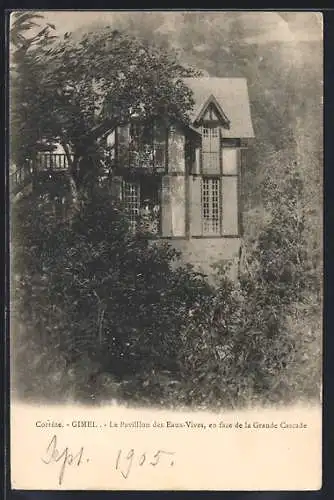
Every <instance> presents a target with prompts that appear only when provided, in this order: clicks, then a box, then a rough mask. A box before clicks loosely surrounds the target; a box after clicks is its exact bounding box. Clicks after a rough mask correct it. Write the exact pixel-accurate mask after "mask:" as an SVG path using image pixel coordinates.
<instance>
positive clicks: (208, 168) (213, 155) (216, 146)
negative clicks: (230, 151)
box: [202, 126, 220, 175]
mask: <svg viewBox="0 0 334 500" xmlns="http://www.w3.org/2000/svg"><path fill="white" fill-rule="evenodd" d="M202 167H203V172H204V173H206V174H211V175H219V174H220V138H219V128H218V127H209V126H208V127H205V126H204V127H203V129H202Z"/></svg>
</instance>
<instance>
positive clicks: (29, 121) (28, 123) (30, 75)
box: [10, 12, 56, 164]
mask: <svg viewBox="0 0 334 500" xmlns="http://www.w3.org/2000/svg"><path fill="white" fill-rule="evenodd" d="M11 21H12V23H11V28H10V42H11V47H10V51H11V58H10V84H11V85H10V115H11V116H10V126H11V134H10V139H11V161H12V162H13V163H16V164H18V163H20V162H22V161H23V160H24V159H25V158H26V157H27V156H31V155H32V154H33V153H34V152H35V151H36V147H37V146H38V143H39V141H40V140H41V139H42V137H43V136H46V137H47V131H48V130H49V129H50V125H51V123H50V119H49V118H50V117H49V115H48V112H47V108H46V103H45V100H43V88H42V80H41V74H43V71H44V60H45V58H46V57H47V51H48V50H49V48H50V47H51V46H52V44H53V43H54V41H55V39H56V36H55V35H54V28H55V27H54V26H53V25H51V24H48V23H43V16H42V15H41V14H37V13H35V12H14V13H13V14H12V15H11ZM43 24H44V25H43Z"/></svg>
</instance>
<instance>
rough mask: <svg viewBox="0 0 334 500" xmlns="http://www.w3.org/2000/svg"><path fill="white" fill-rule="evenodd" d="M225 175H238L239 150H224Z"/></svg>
mask: <svg viewBox="0 0 334 500" xmlns="http://www.w3.org/2000/svg"><path fill="white" fill-rule="evenodd" d="M223 173H224V174H225V175H236V174H237V173H238V150H237V149H236V148H223Z"/></svg>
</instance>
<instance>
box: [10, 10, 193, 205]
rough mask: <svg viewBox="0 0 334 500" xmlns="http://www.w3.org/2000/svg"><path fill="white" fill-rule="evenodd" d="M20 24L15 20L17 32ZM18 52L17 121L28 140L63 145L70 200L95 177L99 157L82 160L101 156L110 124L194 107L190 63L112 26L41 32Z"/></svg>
mask: <svg viewBox="0 0 334 500" xmlns="http://www.w3.org/2000/svg"><path fill="white" fill-rule="evenodd" d="M32 17H33V18H34V17H36V16H32ZM24 28H25V24H24V23H23V24H22V23H21V25H20V24H19V25H17V26H15V30H14V31H15V35H16V38H17V37H18V36H21V35H20V30H23V29H24ZM41 33H43V30H42V32H41ZM13 35H14V34H13ZM39 35H40V34H39ZM22 54H23V53H22V51H21V49H20V50H17V51H16V56H15V57H16V59H20V64H17V77H16V83H15V86H16V88H17V92H16V94H17V95H16V97H15V102H17V103H20V104H18V106H19V108H20V112H18V113H17V119H16V120H15V123H16V122H17V123H19V122H20V127H21V128H23V129H25V130H28V129H29V130H30V131H31V132H30V134H31V135H32V137H31V141H29V142H32V143H34V142H35V143H36V142H37V140H39V141H50V142H59V143H60V144H61V145H62V146H63V148H64V150H65V153H66V155H67V158H68V163H69V165H70V168H69V178H70V181H71V183H70V185H71V188H72V190H73V195H74V198H75V199H76V198H78V197H80V191H81V190H83V191H86V190H87V187H88V186H91V185H92V184H96V183H97V172H96V170H97V169H96V166H98V165H99V162H98V161H97V162H89V164H88V165H87V161H88V160H87V159H88V158H90V157H98V155H99V153H100V152H101V151H100V148H99V139H101V138H102V137H103V136H104V135H105V134H106V133H107V132H108V131H110V130H112V129H114V128H115V127H116V126H117V125H122V124H124V123H128V121H129V119H130V117H132V116H136V117H138V118H142V119H150V118H155V117H160V116H164V117H165V119H166V120H167V121H168V120H170V119H172V120H178V121H180V122H186V121H187V120H188V111H189V110H190V109H191V107H192V106H193V100H192V94H191V91H190V90H189V89H188V88H187V87H186V86H185V84H184V83H183V80H182V77H184V76H191V75H193V74H195V73H194V71H193V70H191V69H189V68H184V67H183V66H182V65H181V64H180V63H179V62H178V60H177V59H176V57H174V56H173V55H171V54H170V53H169V52H168V51H166V50H164V49H162V48H157V47H155V46H154V45H152V43H147V42H145V41H141V40H138V39H136V38H134V37H132V36H130V35H128V34H126V33H121V32H120V31H118V30H115V29H112V28H109V27H106V28H103V29H102V30H100V31H97V32H92V33H86V34H84V35H83V36H82V37H81V38H79V39H77V38H76V37H73V36H72V35H71V34H70V33H66V34H65V35H64V38H63V39H61V40H58V41H57V42H56V43H53V44H52V45H50V43H49V38H48V37H46V36H45V34H44V35H43V37H42V36H39V38H38V42H36V44H35V47H34V50H33V51H30V52H29V56H28V57H24V59H23V62H22V61H21V59H22ZM26 54H27V52H25V56H26ZM27 78H28V83H29V85H28V86H26V85H25V83H26V80H27ZM21 94H22V95H21ZM23 94H24V95H23ZM23 109H24V111H23ZM34 120H36V121H34ZM18 133H19V129H18V130H17V131H15V135H17V134H18ZM17 136H18V135H17ZM83 160H85V161H83ZM87 171H88V174H89V175H86V173H87Z"/></svg>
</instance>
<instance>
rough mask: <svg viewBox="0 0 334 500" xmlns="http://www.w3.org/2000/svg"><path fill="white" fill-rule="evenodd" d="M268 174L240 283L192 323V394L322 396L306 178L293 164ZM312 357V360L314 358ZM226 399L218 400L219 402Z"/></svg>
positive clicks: (233, 399)
mask: <svg viewBox="0 0 334 500" xmlns="http://www.w3.org/2000/svg"><path fill="white" fill-rule="evenodd" d="M281 169H282V179H281V182H280V183H279V184H278V183H275V182H273V179H272V177H271V175H269V174H268V175H267V176H266V178H265V179H264V181H263V185H262V192H263V197H264V205H265V208H266V210H267V212H268V216H267V218H266V220H263V221H262V228H261V229H260V230H258V233H257V235H256V238H255V239H254V240H249V241H248V242H247V247H248V251H247V252H246V257H245V260H246V264H245V263H244V270H243V272H242V273H241V275H240V279H239V282H238V283H237V284H235V283H231V282H230V280H229V279H228V277H227V274H226V271H224V269H223V268H222V269H221V270H220V277H221V282H220V286H219V288H218V290H217V292H216V294H215V297H214V301H213V302H211V303H210V305H209V304H208V306H207V309H206V310H207V311H208V316H207V321H206V322H203V315H201V328H198V326H197V325H196V326H195V325H193V324H191V323H189V325H188V327H187V330H186V331H185V335H184V336H183V337H182V338H183V339H184V342H185V344H184V347H183V348H182V349H181V350H180V362H181V365H182V370H183V376H184V380H188V381H189V380H191V382H190V383H188V384H187V385H186V388H187V391H186V392H185V397H186V401H187V402H189V401H191V400H194V399H195V400H196V401H197V402H198V403H200V404H205V405H207V404H212V405H217V401H218V402H221V403H222V404H223V405H226V404H229V405H232V406H234V405H236V404H238V405H242V404H249V403H250V402H251V403H252V404H255V403H256V402H258V403H261V404H263V403H270V402H274V403H286V402H288V401H295V400H297V399H305V398H315V399H318V398H319V395H320V384H321V324H320V323H321V320H320V319H321V283H320V279H319V278H320V273H319V268H318V266H315V265H314V262H312V259H310V256H309V255H308V251H307V250H308V248H309V245H308V233H307V231H306V230H305V212H304V210H303V207H302V201H303V183H302V181H301V177H300V174H299V173H298V171H297V170H296V168H293V167H292V166H291V165H288V166H287V167H286V168H284V167H281ZM311 360H312V362H311ZM218 404H219V403H218Z"/></svg>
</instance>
